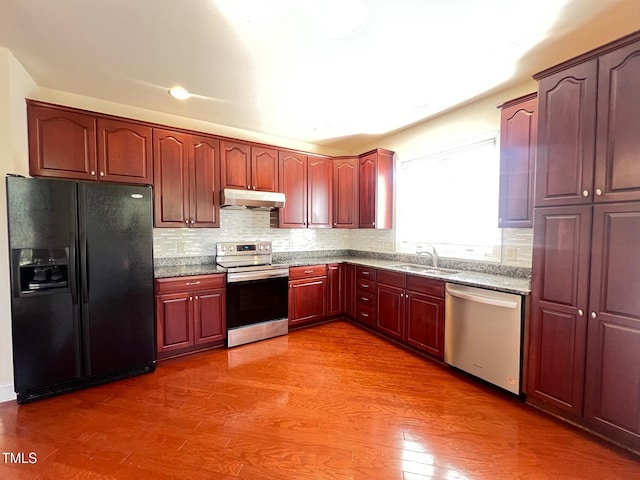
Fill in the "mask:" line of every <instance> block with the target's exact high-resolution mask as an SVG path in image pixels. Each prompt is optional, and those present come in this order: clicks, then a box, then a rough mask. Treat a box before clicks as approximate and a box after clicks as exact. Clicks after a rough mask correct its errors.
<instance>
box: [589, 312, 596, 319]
mask: <svg viewBox="0 0 640 480" xmlns="http://www.w3.org/2000/svg"><path fill="white" fill-rule="evenodd" d="M597 316H598V314H597V313H596V312H591V318H593V319H594V320H595V319H596V317H597Z"/></svg>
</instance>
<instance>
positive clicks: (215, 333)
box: [193, 289, 227, 345]
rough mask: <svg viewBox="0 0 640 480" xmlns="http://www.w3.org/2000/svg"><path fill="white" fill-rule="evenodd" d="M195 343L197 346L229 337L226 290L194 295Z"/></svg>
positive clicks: (207, 291) (208, 291)
mask: <svg viewBox="0 0 640 480" xmlns="http://www.w3.org/2000/svg"><path fill="white" fill-rule="evenodd" d="M193 307H194V309H193V319H194V324H193V328H194V341H195V344H196V345H201V344H203V343H211V342H217V341H220V340H224V339H225V338H226V337H227V325H226V305H225V290H224V289H218V290H206V291H202V292H195V293H194V294H193Z"/></svg>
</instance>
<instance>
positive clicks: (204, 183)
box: [153, 129, 220, 228]
mask: <svg viewBox="0 0 640 480" xmlns="http://www.w3.org/2000/svg"><path fill="white" fill-rule="evenodd" d="M153 142H154V146H153V148H154V162H155V167H154V178H155V180H154V207H155V208H154V219H155V226H156V227H174V228H175V227H209V228H212V227H219V226H220V219H219V209H220V203H219V182H220V181H219V172H218V165H219V159H218V155H219V142H218V140H217V139H216V138H213V137H207V136H195V135H189V134H186V133H181V132H174V131H171V130H162V129H154V135H153Z"/></svg>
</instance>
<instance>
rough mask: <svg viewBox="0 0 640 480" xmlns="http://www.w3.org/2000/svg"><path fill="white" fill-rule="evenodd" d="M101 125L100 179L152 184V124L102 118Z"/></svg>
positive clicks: (98, 123)
mask: <svg viewBox="0 0 640 480" xmlns="http://www.w3.org/2000/svg"><path fill="white" fill-rule="evenodd" d="M97 128H98V179H99V180H101V181H108V182H121V183H136V184H142V185H152V184H153V156H152V151H151V149H152V146H151V142H152V129H151V127H148V126H146V125H140V124H137V123H133V122H125V121H121V120H111V119H107V118H98V121H97Z"/></svg>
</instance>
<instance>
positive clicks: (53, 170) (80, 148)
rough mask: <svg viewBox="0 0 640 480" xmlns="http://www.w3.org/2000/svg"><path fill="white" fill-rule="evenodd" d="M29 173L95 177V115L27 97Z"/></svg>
mask: <svg viewBox="0 0 640 480" xmlns="http://www.w3.org/2000/svg"><path fill="white" fill-rule="evenodd" d="M27 117H28V127H29V174H30V175H32V176H36V177H55V178H69V179H75V180H95V179H96V178H97V176H96V175H97V173H96V172H97V170H98V168H97V164H96V120H95V117H93V116H91V115H89V114H87V113H81V112H78V111H71V110H70V109H67V108H60V107H57V106H53V105H51V106H50V105H42V104H40V103H38V102H33V101H30V100H27Z"/></svg>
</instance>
